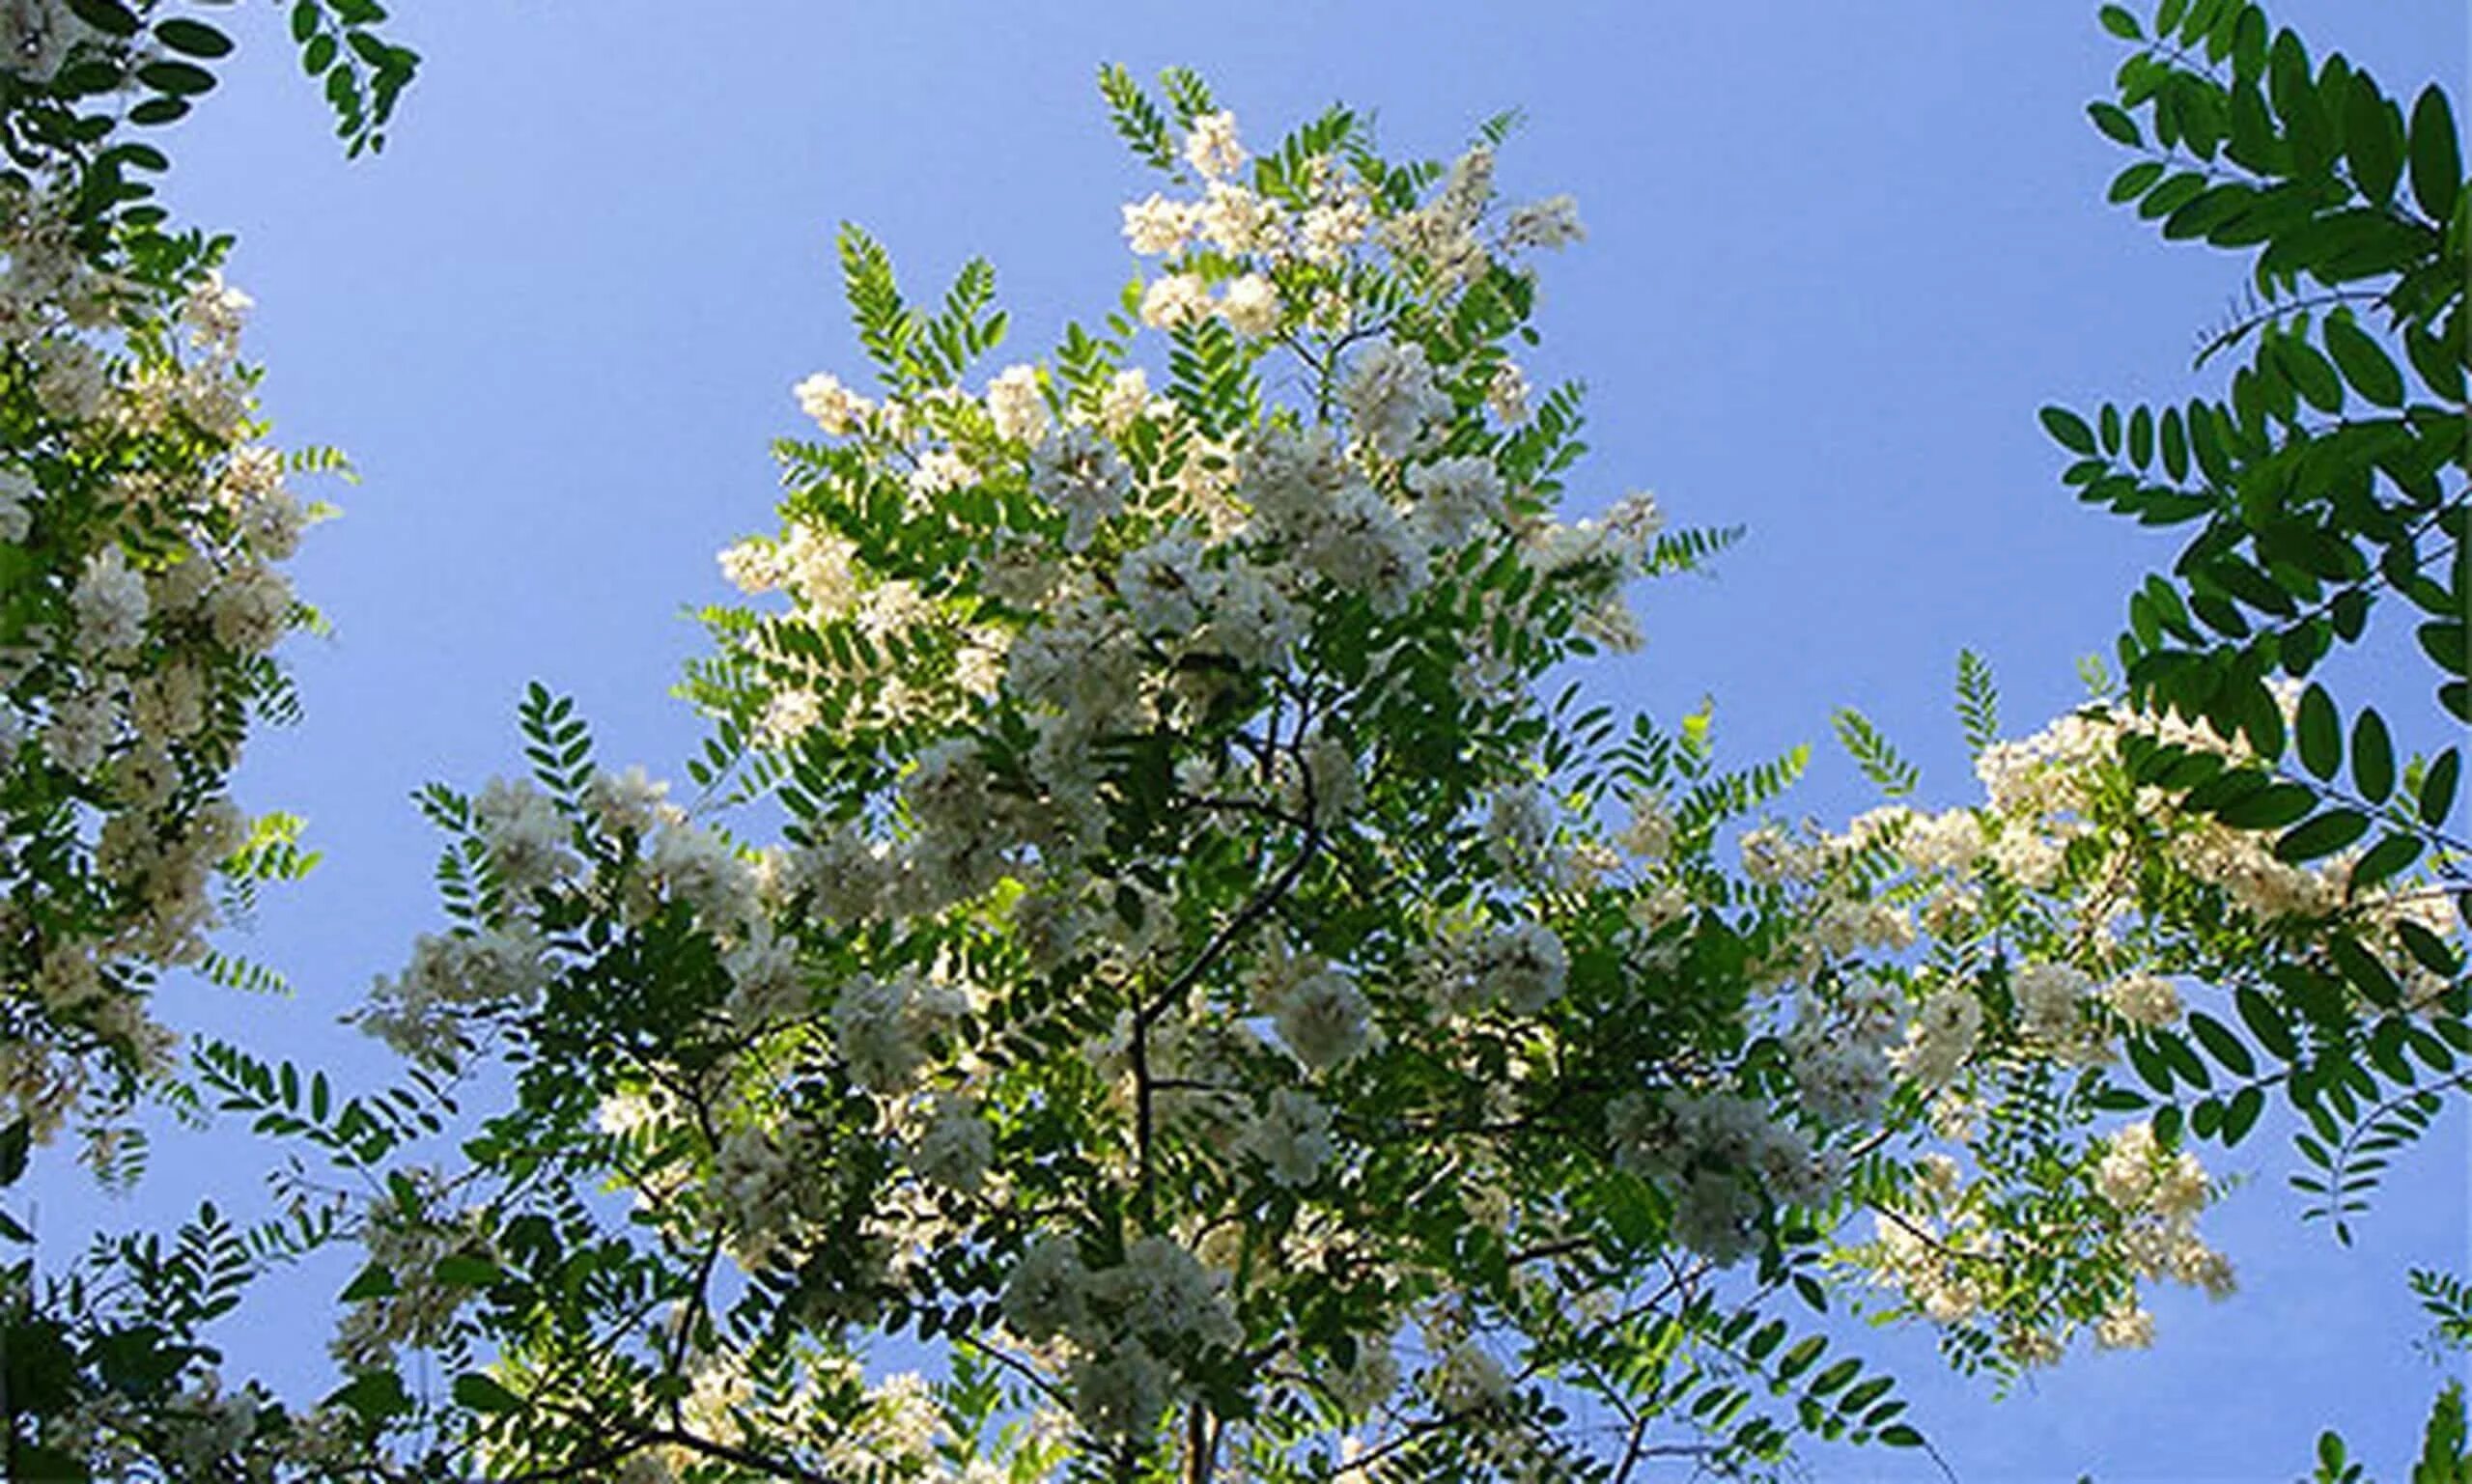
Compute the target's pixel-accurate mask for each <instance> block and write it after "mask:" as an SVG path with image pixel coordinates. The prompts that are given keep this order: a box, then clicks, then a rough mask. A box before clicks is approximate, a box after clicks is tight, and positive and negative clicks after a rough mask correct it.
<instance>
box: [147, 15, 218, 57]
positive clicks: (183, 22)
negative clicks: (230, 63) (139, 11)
mask: <svg viewBox="0 0 2472 1484" xmlns="http://www.w3.org/2000/svg"><path fill="white" fill-rule="evenodd" d="M154 39H155V40H156V41H159V42H162V43H163V44H164V45H166V46H169V47H170V48H172V49H173V50H174V51H177V52H181V53H183V54H184V55H187V56H192V57H208V58H213V57H221V56H228V55H230V54H231V51H232V39H231V38H230V37H228V36H225V35H224V34H223V33H222V32H220V31H217V30H215V29H214V28H213V27H212V26H210V25H207V24H205V23H204V22H202V21H195V20H189V19H187V18H185V17H182V16H175V17H174V18H172V19H170V20H165V21H158V22H157V23H156V24H155V27H154Z"/></svg>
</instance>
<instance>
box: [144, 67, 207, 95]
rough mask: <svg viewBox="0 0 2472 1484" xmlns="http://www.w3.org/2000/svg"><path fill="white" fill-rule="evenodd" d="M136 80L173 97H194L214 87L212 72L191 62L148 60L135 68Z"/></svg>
mask: <svg viewBox="0 0 2472 1484" xmlns="http://www.w3.org/2000/svg"><path fill="white" fill-rule="evenodd" d="M137 80H138V81H139V82H142V83H144V84H146V85H147V86H148V87H150V88H153V89H154V91H155V92H157V93H163V94H168V95H170V96H171V97H174V98H194V97H195V96H197V95H198V94H201V93H206V92H210V91H211V90H212V89H213V87H214V74H213V73H212V72H210V71H208V70H206V69H205V68H202V67H199V66H198V65H197V64H195V63H193V62H150V63H148V64H147V65H146V66H144V67H141V68H139V69H138V70H137Z"/></svg>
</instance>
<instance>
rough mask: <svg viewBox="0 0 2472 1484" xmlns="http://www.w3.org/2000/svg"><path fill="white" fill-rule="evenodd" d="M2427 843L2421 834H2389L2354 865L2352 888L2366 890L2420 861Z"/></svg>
mask: <svg viewBox="0 0 2472 1484" xmlns="http://www.w3.org/2000/svg"><path fill="white" fill-rule="evenodd" d="M2426 844H2427V842H2425V841H2424V840H2422V838H2421V837H2420V836H2419V835H2404V834H2391V833H2390V834H2388V835H2387V836H2386V837H2385V838H2384V839H2381V840H2379V841H2378V842H2377V843H2376V844H2375V845H2373V846H2371V847H2370V848H2369V850H2368V852H2367V853H2366V854H2363V855H2362V856H2361V857H2360V859H2359V860H2357V861H2354V862H2353V863H2352V875H2351V884H2352V889H2353V890H2355V891H2366V890H2367V889H2369V888H2370V887H2372V886H2374V885H2376V884H2377V883H2378V882H2382V881H2384V880H2386V879H2387V878H2388V877H2391V876H2393V875H2394V874H2395V873H2396V872H2398V871H2401V870H2402V869H2403V868H2404V867H2405V866H2408V865H2410V864H2411V863H2412V862H2413V861H2415V860H2418V859H2420V858H2421V852H2422V850H2423V849H2424V848H2425V847H2426Z"/></svg>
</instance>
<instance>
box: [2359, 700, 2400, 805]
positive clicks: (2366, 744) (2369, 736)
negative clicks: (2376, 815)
mask: <svg viewBox="0 0 2472 1484" xmlns="http://www.w3.org/2000/svg"><path fill="white" fill-rule="evenodd" d="M2352 782H2353V783H2354V784H2355V785H2357V786H2358V787H2359V789H2360V793H2361V797H2362V798H2366V799H2368V800H2369V801H2370V802H2371V803H2374V804H2375V803H2384V802H2385V801H2386V796H2387V795H2389V794H2392V793H2393V792H2395V746H2394V743H2393V742H2392V741H2390V740H2389V739H2388V737H2387V735H2386V722H2385V721H2384V719H2383V718H2381V717H2380V716H2379V715H2378V714H2377V713H2376V712H2374V711H2370V710H2367V709H2364V710H2363V711H2362V712H2361V714H2359V715H2358V716H2356V717H2354V718H2353V719H2352Z"/></svg>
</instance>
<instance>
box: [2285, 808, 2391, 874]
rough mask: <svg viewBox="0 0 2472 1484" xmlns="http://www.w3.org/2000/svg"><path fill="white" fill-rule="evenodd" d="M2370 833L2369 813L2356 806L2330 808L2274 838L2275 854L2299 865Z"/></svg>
mask: <svg viewBox="0 0 2472 1484" xmlns="http://www.w3.org/2000/svg"><path fill="white" fill-rule="evenodd" d="M2367 833H2369V816H2368V815H2366V814H2363V813H2361V812H2360V811H2359V810H2357V809H2331V810H2328V811H2327V812H2326V813H2324V814H2320V815H2318V817H2317V818H2315V819H2313V820H2310V821H2308V822H2307V823H2305V824H2302V825H2298V826H2293V827H2292V828H2291V829H2290V830H2289V832H2287V833H2286V834H2285V835H2284V836H2283V838H2281V839H2279V840H2277V841H2276V842H2275V858H2276V859H2278V860H2283V861H2289V863H2291V864H2293V865H2299V864H2301V863H2303V862H2305V861H2311V860H2319V859H2323V858H2324V857H2326V856H2328V855H2332V854H2335V853H2336V852H2337V851H2340V850H2342V849H2343V848H2344V847H2346V846H2347V845H2349V844H2351V843H2352V842H2353V841H2355V840H2357V839H2359V838H2360V837H2361V836H2362V835H2365V834H2367Z"/></svg>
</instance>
